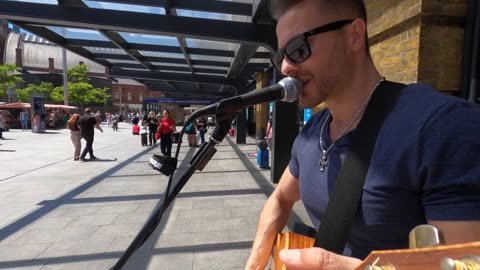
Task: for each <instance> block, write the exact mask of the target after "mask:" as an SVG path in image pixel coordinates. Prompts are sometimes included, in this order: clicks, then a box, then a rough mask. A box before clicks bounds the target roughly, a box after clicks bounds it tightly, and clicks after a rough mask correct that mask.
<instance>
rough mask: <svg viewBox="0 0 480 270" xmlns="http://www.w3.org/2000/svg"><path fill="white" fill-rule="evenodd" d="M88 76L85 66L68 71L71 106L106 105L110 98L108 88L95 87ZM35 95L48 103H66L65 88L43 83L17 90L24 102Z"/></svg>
mask: <svg viewBox="0 0 480 270" xmlns="http://www.w3.org/2000/svg"><path fill="white" fill-rule="evenodd" d="M87 74H88V68H87V66H86V65H83V64H82V65H79V66H76V67H72V68H70V69H69V70H68V71H67V78H68V83H67V84H68V100H69V103H70V104H72V105H78V106H85V105H94V104H104V103H105V102H106V101H107V100H108V99H109V98H110V95H108V94H107V90H108V88H95V87H93V85H92V84H90V83H89V81H90V79H89V78H88V75H87ZM33 93H40V94H43V95H44V96H45V100H46V102H48V103H56V104H59V103H63V101H64V96H63V86H58V87H53V85H52V84H51V83H45V82H42V83H41V84H40V85H29V86H28V87H26V88H25V89H21V90H17V96H18V98H19V100H21V101H23V102H29V101H30V95H31V94H33ZM24 100H25V101H24Z"/></svg>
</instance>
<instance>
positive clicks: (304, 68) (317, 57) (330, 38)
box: [277, 0, 352, 108]
mask: <svg viewBox="0 0 480 270" xmlns="http://www.w3.org/2000/svg"><path fill="white" fill-rule="evenodd" d="M344 19H352V18H346V17H344V16H340V15H338V14H333V12H330V11H329V10H326V9H324V8H322V7H320V6H319V4H318V1H311V0H306V1H303V2H301V3H299V4H296V5H294V6H293V7H292V8H290V9H289V10H288V11H287V12H286V13H285V14H283V15H282V16H281V17H280V19H279V20H278V24H277V37H278V47H279V48H280V49H282V48H284V47H285V45H286V44H287V43H288V42H289V41H291V40H292V39H293V38H294V37H296V36H298V35H299V34H302V33H304V32H306V31H310V30H312V29H314V28H317V27H319V26H322V25H325V24H328V23H331V22H334V21H338V20H344ZM344 35H345V33H344V32H343V28H341V29H338V30H335V31H330V32H325V33H321V34H317V35H312V36H310V37H308V38H307V41H308V44H309V46H310V49H311V55H310V56H309V57H308V58H307V60H305V61H304V62H302V63H298V64H296V63H292V62H291V61H290V60H289V59H287V58H286V57H285V58H284V60H283V63H282V69H281V71H282V73H283V74H284V75H287V76H291V77H295V78H297V79H299V80H300V81H301V82H302V85H303V92H302V95H301V96H300V98H299V102H300V105H302V106H303V107H305V108H312V107H315V106H316V105H318V104H320V103H321V102H324V101H326V100H327V99H328V96H329V94H331V92H332V91H333V89H334V88H335V86H336V84H337V81H338V79H339V77H340V76H341V75H342V73H343V72H342V71H343V70H344V67H345V66H346V63H345V60H346V55H345V52H346V48H345V42H344V40H345V37H344Z"/></svg>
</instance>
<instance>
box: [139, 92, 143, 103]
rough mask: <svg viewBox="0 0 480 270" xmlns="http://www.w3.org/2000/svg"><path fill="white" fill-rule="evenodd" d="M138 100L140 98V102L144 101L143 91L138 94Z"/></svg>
mask: <svg viewBox="0 0 480 270" xmlns="http://www.w3.org/2000/svg"><path fill="white" fill-rule="evenodd" d="M138 100H139V101H140V102H143V94H142V93H140V95H139V96H138Z"/></svg>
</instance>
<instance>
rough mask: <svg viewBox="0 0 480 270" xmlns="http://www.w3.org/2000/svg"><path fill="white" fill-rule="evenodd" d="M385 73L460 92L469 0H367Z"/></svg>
mask: <svg viewBox="0 0 480 270" xmlns="http://www.w3.org/2000/svg"><path fill="white" fill-rule="evenodd" d="M365 3H366V5H367V13H368V19H369V23H368V26H369V27H368V31H369V41H370V49H371V54H372V57H373V59H374V62H375V65H376V66H377V68H378V69H379V71H380V74H382V75H383V76H385V77H386V78H387V79H389V80H393V81H399V82H403V83H413V82H421V83H426V84H428V85H430V86H432V87H433V88H435V89H437V90H439V91H442V92H444V93H447V94H453V95H460V93H459V92H460V89H461V87H462V60H463V57H464V34H465V18H466V16H467V0H366V1H365Z"/></svg>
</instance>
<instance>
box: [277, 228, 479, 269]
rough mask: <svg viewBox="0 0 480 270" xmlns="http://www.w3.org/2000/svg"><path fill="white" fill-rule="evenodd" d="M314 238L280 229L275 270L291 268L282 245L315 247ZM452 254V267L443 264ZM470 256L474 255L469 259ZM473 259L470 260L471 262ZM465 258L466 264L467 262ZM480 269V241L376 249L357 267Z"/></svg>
mask: <svg viewBox="0 0 480 270" xmlns="http://www.w3.org/2000/svg"><path fill="white" fill-rule="evenodd" d="M314 242H315V239H313V238H310V237H307V236H304V235H300V234H296V233H292V232H286V233H279V234H277V238H276V240H275V246H274V248H273V254H272V256H273V263H272V267H271V269H273V270H288V268H287V267H286V266H285V265H284V264H283V263H282V262H281V261H280V257H279V253H280V250H282V249H302V248H310V247H313V244H314ZM468 256H470V257H468ZM446 258H449V259H450V261H451V262H452V263H453V265H454V266H453V267H445V266H443V267H442V260H445V259H446ZM470 258H473V260H472V259H470ZM469 260H470V263H472V262H473V263H472V264H470V263H469ZM465 262H466V264H465ZM365 269H371V270H430V269H432V270H440V269H442V270H443V269H451V270H480V242H471V243H465V244H456V245H440V246H435V247H428V248H413V249H396V250H382V251H373V252H372V253H370V255H368V257H367V258H366V259H365V260H364V261H363V262H362V264H360V265H359V266H358V267H356V268H355V269H354V270H365Z"/></svg>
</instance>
